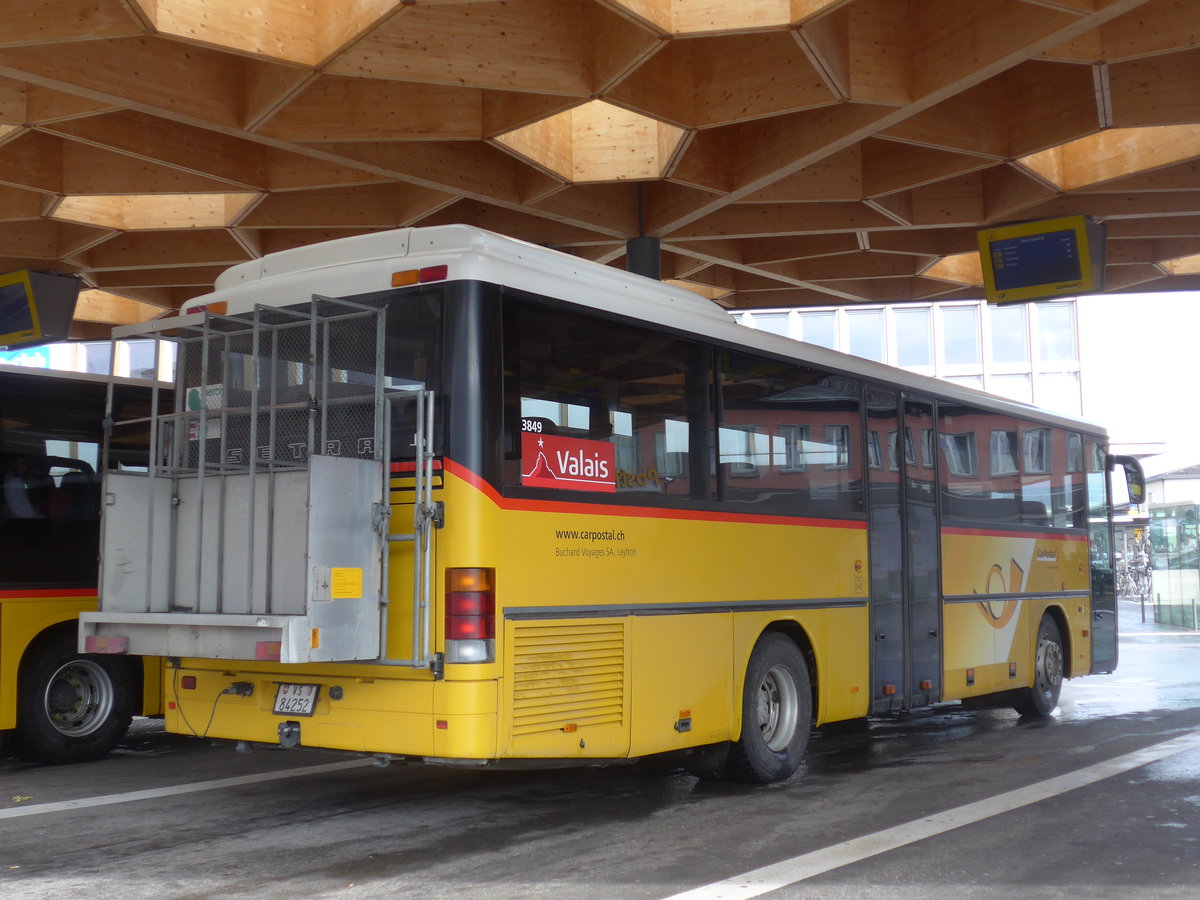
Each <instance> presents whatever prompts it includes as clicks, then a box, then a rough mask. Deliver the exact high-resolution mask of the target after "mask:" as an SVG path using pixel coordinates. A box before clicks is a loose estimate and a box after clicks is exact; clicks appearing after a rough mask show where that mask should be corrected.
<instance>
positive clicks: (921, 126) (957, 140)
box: [879, 76, 1012, 159]
mask: <svg viewBox="0 0 1200 900" xmlns="http://www.w3.org/2000/svg"><path fill="white" fill-rule="evenodd" d="M1001 82H1002V76H1001V77H999V78H992V79H990V80H988V81H985V82H984V83H983V84H979V85H976V86H974V87H971V88H968V89H966V90H964V91H962V92H960V93H958V94H955V95H954V96H952V97H949V98H947V99H946V100H943V101H942V102H941V103H938V104H935V105H934V106H931V107H929V108H927V109H924V110H921V111H919V112H917V113H916V114H915V115H912V116H909V117H908V118H906V119H904V120H903V121H901V122H897V123H896V124H894V125H892V126H890V127H888V128H885V129H883V130H882V131H880V132H879V135H880V137H886V138H892V139H895V140H901V141H907V142H908V143H911V144H918V145H920V146H924V147H942V148H945V149H948V150H957V151H960V152H963V153H975V154H978V155H980V156H987V157H992V158H993V159H999V158H1002V157H1005V156H1009V155H1011V153H1010V148H1011V142H1010V139H1009V132H1008V129H1007V128H1005V127H999V128H998V127H997V123H1004V124H1007V122H1008V120H1009V117H1010V116H1011V115H1012V106H1011V103H1010V100H1009V97H1008V95H1007V93H1006V92H1005V91H1004V89H1003V85H1002V83H1001Z"/></svg>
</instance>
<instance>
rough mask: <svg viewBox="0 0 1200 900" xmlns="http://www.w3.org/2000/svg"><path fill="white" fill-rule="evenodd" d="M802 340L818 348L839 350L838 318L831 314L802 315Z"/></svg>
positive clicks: (808, 313)
mask: <svg viewBox="0 0 1200 900" xmlns="http://www.w3.org/2000/svg"><path fill="white" fill-rule="evenodd" d="M800 340H802V341H807V342H808V343H810V344H816V345H817V346H818V347H828V348H829V349H830V350H834V349H836V348H837V318H836V314H835V313H834V312H832V311H830V312H802V313H800Z"/></svg>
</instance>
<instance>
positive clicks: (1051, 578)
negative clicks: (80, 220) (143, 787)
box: [81, 226, 1137, 781]
mask: <svg viewBox="0 0 1200 900" xmlns="http://www.w3.org/2000/svg"><path fill="white" fill-rule="evenodd" d="M143 328H148V331H145V332H144V333H148V334H149V335H151V336H154V337H160V338H166V339H170V340H174V341H176V342H177V343H178V359H179V370H178V378H177V384H176V394H175V396H176V398H177V404H176V409H175V411H174V412H173V413H172V414H170V415H166V416H161V417H159V419H158V420H157V421H156V422H155V423H154V424H153V428H152V435H151V438H152V447H151V453H150V455H151V457H152V459H153V463H152V465H151V467H150V469H149V471H148V472H146V473H125V472H109V473H108V475H107V482H106V487H105V490H106V492H107V496H108V498H109V501H108V506H107V508H106V515H105V534H104V542H103V567H102V572H103V576H102V585H101V610H100V611H99V612H96V613H89V614H85V615H84V616H83V617H82V626H81V628H82V631H81V641H82V644H83V649H87V650H89V651H92V652H98V653H117V654H120V653H141V654H161V655H163V656H166V657H168V662H167V669H166V672H165V683H164V689H165V692H166V693H165V700H166V705H167V710H166V722H167V727H168V728H169V729H170V730H172V731H177V732H181V733H185V734H197V735H205V736H209V737H216V738H227V739H232V740H238V741H246V742H259V743H279V744H282V745H284V746H296V745H304V746H311V747H327V748H337V749H343V750H350V751H358V752H367V753H373V754H380V755H382V756H387V757H402V758H406V759H416V760H423V761H426V762H433V763H456V764H464V765H478V766H484V765H490V764H504V763H510V762H512V761H518V760H537V761H557V762H564V761H569V762H579V763H593V762H596V761H603V760H618V759H628V758H634V757H644V756H648V755H652V754H664V753H677V754H681V755H684V756H686V755H688V754H691V755H693V756H695V757H696V758H697V760H698V761H699V760H702V761H703V763H704V765H709V766H712V765H720V766H722V767H723V768H724V769H725V770H726V771H727V772H728V773H729V774H730V775H732V776H733V777H736V778H740V779H746V780H755V781H772V780H777V779H781V778H785V777H787V776H789V775H790V774H792V773H793V772H794V771H795V769H796V767H797V766H798V764H799V762H800V759H801V756H802V754H803V752H804V748H805V744H806V741H807V738H808V734H809V731H810V729H811V727H812V726H813V725H819V724H823V723H828V722H836V721H841V720H847V719H856V718H861V717H865V716H868V715H872V714H880V713H887V712H891V711H894V710H902V709H907V708H912V707H918V706H926V705H929V704H933V703H938V702H941V701H946V700H958V699H961V700H968V701H971V702H973V703H977V704H984V703H989V704H996V703H1003V704H1005V705H1012V706H1014V707H1016V708H1017V709H1018V710H1020V711H1021V712H1022V713H1026V714H1030V715H1046V714H1048V713H1049V712H1050V711H1051V710H1052V709H1053V708H1054V706H1055V704H1056V702H1057V698H1058V694H1059V690H1060V686H1061V684H1062V680H1063V679H1064V678H1068V677H1074V676H1079V675H1086V674H1088V673H1089V672H1105V671H1111V670H1112V668H1113V667H1114V666H1115V664H1116V620H1115V602H1114V597H1113V591H1112V577H1111V571H1110V570H1109V568H1108V563H1107V558H1108V556H1107V548H1108V547H1109V544H1110V540H1111V537H1110V527H1111V524H1110V523H1111V501H1110V488H1109V482H1110V477H1109V474H1110V471H1111V470H1112V469H1113V467H1114V460H1113V459H1112V458H1111V457H1109V456H1108V454H1107V451H1106V446H1105V438H1104V435H1103V433H1102V432H1101V431H1100V430H1099V429H1097V428H1096V427H1094V426H1091V425H1088V424H1085V423H1083V422H1079V421H1076V420H1073V419H1069V418H1065V417H1062V416H1056V415H1051V414H1048V413H1045V412H1042V411H1039V410H1036V409H1033V408H1030V407H1028V406H1023V405H1020V404H1016V403H1011V402H1008V401H1004V400H999V399H997V398H994V397H989V396H986V395H984V394H980V393H977V392H974V391H971V390H969V389H964V388H959V387H955V386H953V385H948V384H944V383H941V382H937V381H933V380H931V379H927V378H922V377H919V376H916V375H911V374H908V373H904V372H900V371H896V370H893V369H890V368H887V367H884V366H880V365H876V364H872V363H869V362H864V361H862V360H859V359H854V358H851V357H848V356H844V355H841V354H838V353H834V352H831V351H827V350H824V349H821V348H818V347H814V346H810V345H806V344H802V343H798V342H795V341H790V340H787V339H785V338H781V337H777V336H774V335H770V334H763V333H758V332H754V331H751V330H748V329H744V328H742V327H741V326H738V325H736V324H735V323H734V322H733V321H732V320H731V319H730V317H729V316H728V315H727V314H726V313H725V312H724V311H722V310H721V309H720V308H718V307H717V306H716V305H714V304H712V303H710V302H708V301H706V300H703V299H701V298H699V297H697V296H696V295H694V294H691V293H689V292H687V291H683V290H679V289H675V288H672V287H669V286H666V285H663V284H660V283H658V282H654V281H651V280H648V279H645V278H641V277H639V276H635V275H630V274H627V273H624V272H621V271H618V270H615V269H612V268H608V267H604V266H600V265H596V264H593V263H590V262H587V261H583V260H578V259H575V258H572V257H570V256H568V255H565V254H562V253H558V252H555V251H552V250H548V249H544V248H539V247H534V246H531V245H528V244H525V243H521V242H518V241H514V240H510V239H507V238H504V237H500V236H498V235H494V234H490V233H487V232H484V231H480V230H477V229H474V228H469V227H465V226H445V227H433V228H418V229H405V230H399V231H393V232H387V233H380V234H373V235H366V236H360V237H354V238H348V239H345V240H340V241H333V242H330V243H327V244H323V245H317V246H311V247H304V248H300V249H296V250H291V251H287V252H283V253H278V254H272V255H270V256H267V257H264V258H263V259H261V260H256V261H253V262H250V263H245V264H243V265H239V266H236V267H234V268H232V269H230V270H229V271H228V272H227V273H225V274H224V275H223V276H221V278H220V279H219V280H218V282H217V285H216V289H215V291H214V292H213V293H212V294H211V295H209V296H207V297H204V298H200V299H199V300H198V301H197V304H196V306H193V307H192V308H191V309H190V310H187V311H185V314H184V315H181V316H179V317H176V318H172V319H162V320H158V321H156V322H155V323H153V324H152V325H150V326H143ZM134 333H135V330H134V329H126V330H125V331H120V330H119V331H118V336H122V337H129V336H132V335H133V334H134ZM122 427H123V426H122V423H121V422H120V421H117V422H115V423H114V426H113V429H112V434H113V435H114V436H117V435H120V434H121V432H122ZM1126 468H1128V470H1129V471H1130V472H1131V473H1132V475H1133V477H1134V481H1135V482H1136V480H1137V479H1136V471H1135V470H1136V464H1134V463H1132V462H1130V463H1128V466H1127V467H1126V466H1122V467H1121V470H1122V471H1123V472H1124V471H1125V470H1126Z"/></svg>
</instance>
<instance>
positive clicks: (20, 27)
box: [0, 0, 145, 47]
mask: <svg viewBox="0 0 1200 900" xmlns="http://www.w3.org/2000/svg"><path fill="white" fill-rule="evenodd" d="M0 22H3V23H4V29H3V30H2V31H0V47H21V46H25V45H29V46H32V45H45V44H58V43H63V42H68V41H87V40H93V39H95V38H99V37H130V36H134V35H140V34H143V33H144V32H145V29H144V27H143V26H142V24H141V22H139V21H137V19H135V18H134V17H132V16H130V15H129V12H128V10H126V9H125V8H124V7H122V5H121V4H120V2H117V0H101V2H97V0H0Z"/></svg>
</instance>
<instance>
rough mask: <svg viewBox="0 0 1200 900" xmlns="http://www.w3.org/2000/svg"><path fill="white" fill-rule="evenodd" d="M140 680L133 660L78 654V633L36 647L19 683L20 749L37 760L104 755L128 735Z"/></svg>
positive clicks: (49, 639)
mask: <svg viewBox="0 0 1200 900" xmlns="http://www.w3.org/2000/svg"><path fill="white" fill-rule="evenodd" d="M135 683H136V679H135V678H134V677H133V674H132V667H131V665H130V662H129V660H127V659H123V658H113V657H106V656H94V655H84V654H80V653H77V652H76V650H75V641H74V629H71V630H69V631H68V630H63V631H61V632H59V633H57V634H54V635H48V636H47V637H46V639H44V640H42V641H40V642H38V643H35V644H34V645H32V646H31V647H30V649H29V651H28V652H27V655H26V659H25V661H24V663H23V664H22V666H21V674H20V678H19V680H18V684H17V704H18V705H17V733H16V745H17V751H18V752H19V753H20V755H21V756H23V757H24V758H26V759H31V760H35V761H37V762H48V763H67V762H83V761H85V760H90V759H98V758H99V757H101V756H104V755H105V754H106V753H108V752H109V751H110V750H112V749H113V747H115V746H116V745H117V742H118V741H120V740H121V738H122V737H124V736H125V732H126V731H127V730H128V728H129V723H130V720H131V718H132V714H133V690H134V687H135Z"/></svg>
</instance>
